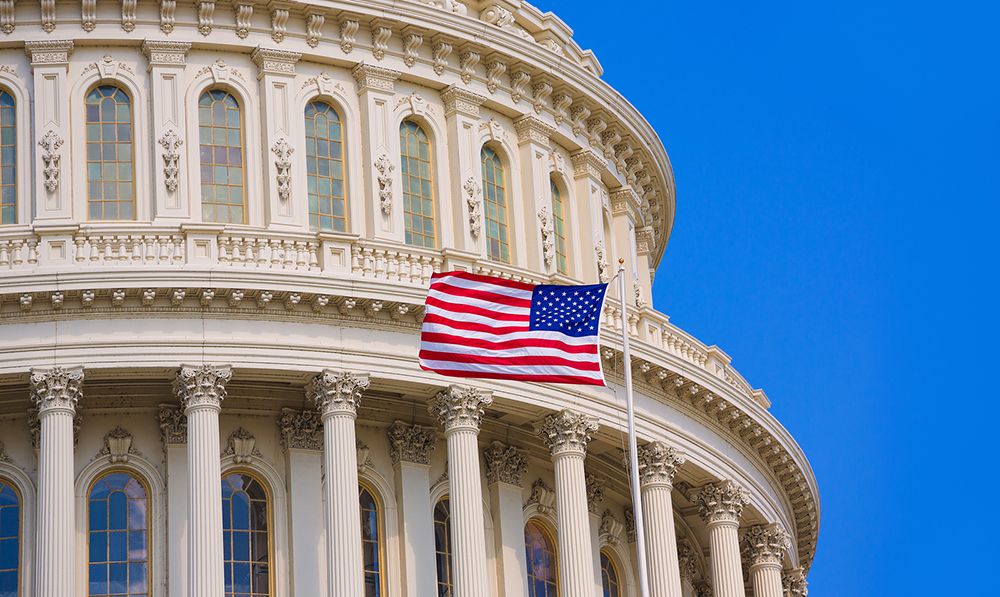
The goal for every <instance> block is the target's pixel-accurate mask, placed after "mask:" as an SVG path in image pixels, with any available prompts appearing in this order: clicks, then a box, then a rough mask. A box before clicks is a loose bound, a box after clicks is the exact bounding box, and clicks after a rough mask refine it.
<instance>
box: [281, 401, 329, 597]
mask: <svg viewBox="0 0 1000 597" xmlns="http://www.w3.org/2000/svg"><path fill="white" fill-rule="evenodd" d="M278 431H279V433H280V434H281V446H282V448H284V451H285V464H286V467H287V471H288V499H289V502H288V504H289V511H290V513H291V535H292V537H291V539H292V541H291V547H292V553H291V557H290V558H288V561H290V562H291V565H292V570H291V572H292V574H291V581H292V594H293V595H324V594H326V591H327V588H326V575H327V570H326V563H325V562H324V561H323V557H322V555H323V550H322V549H321V548H320V546H321V545H323V529H324V525H321V524H317V523H316V522H317V521H316V512H315V509H316V502H317V501H318V500H319V499H320V496H322V495H323V482H322V479H323V469H322V458H323V422H322V420H321V419H320V415H319V413H318V412H316V411H315V410H311V409H307V410H302V411H299V410H293V409H290V408H286V409H283V410H282V411H281V416H280V417H278Z"/></svg>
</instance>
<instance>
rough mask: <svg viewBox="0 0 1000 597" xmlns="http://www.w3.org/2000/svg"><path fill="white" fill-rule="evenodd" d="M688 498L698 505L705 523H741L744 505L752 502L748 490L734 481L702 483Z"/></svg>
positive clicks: (699, 513) (699, 512)
mask: <svg viewBox="0 0 1000 597" xmlns="http://www.w3.org/2000/svg"><path fill="white" fill-rule="evenodd" d="M688 499H689V500H691V502H693V503H694V504H695V505H697V506H698V515H699V516H701V519H702V521H704V522H705V524H712V523H718V522H726V523H731V524H739V521H740V517H741V516H742V515H743V508H744V506H746V505H747V504H749V503H750V495H749V494H748V493H747V491H746V490H745V489H743V488H742V487H740V486H739V485H737V484H736V483H734V482H732V481H719V482H716V483H708V484H706V485H702V486H701V487H699V488H697V489H694V490H692V491H690V492H689V493H688Z"/></svg>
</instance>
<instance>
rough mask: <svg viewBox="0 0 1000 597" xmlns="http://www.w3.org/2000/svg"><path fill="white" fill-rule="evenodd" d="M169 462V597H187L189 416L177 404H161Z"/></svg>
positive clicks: (162, 436)
mask: <svg viewBox="0 0 1000 597" xmlns="http://www.w3.org/2000/svg"><path fill="white" fill-rule="evenodd" d="M157 422H158V423H159V426H160V440H161V441H162V442H163V452H164V455H165V457H166V462H167V512H170V516H169V518H168V520H167V524H168V526H167V574H168V576H167V586H168V589H169V592H168V596H169V597H185V595H186V594H187V586H188V562H187V557H186V553H187V545H186V541H187V536H188V532H189V528H188V494H189V492H188V462H187V416H186V415H185V414H184V411H183V410H182V409H181V408H180V407H179V406H177V405H176V404H161V405H160V410H159V411H158V413H157Z"/></svg>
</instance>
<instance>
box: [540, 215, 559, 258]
mask: <svg viewBox="0 0 1000 597" xmlns="http://www.w3.org/2000/svg"><path fill="white" fill-rule="evenodd" d="M538 225H539V227H540V229H541V232H542V258H543V259H544V260H545V265H546V266H550V265H552V262H553V261H554V260H555V258H556V242H555V229H554V223H553V218H552V213H551V212H550V211H549V208H548V206H546V205H543V206H542V207H541V209H539V210H538Z"/></svg>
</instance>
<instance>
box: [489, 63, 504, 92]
mask: <svg viewBox="0 0 1000 597" xmlns="http://www.w3.org/2000/svg"><path fill="white" fill-rule="evenodd" d="M505 72H507V65H506V64H504V62H503V60H501V59H500V56H499V55H497V54H492V55H490V56H488V57H487V58H486V90H487V91H489V92H490V93H496V92H497V90H498V89H500V77H502V76H503V74H504V73H505Z"/></svg>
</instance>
